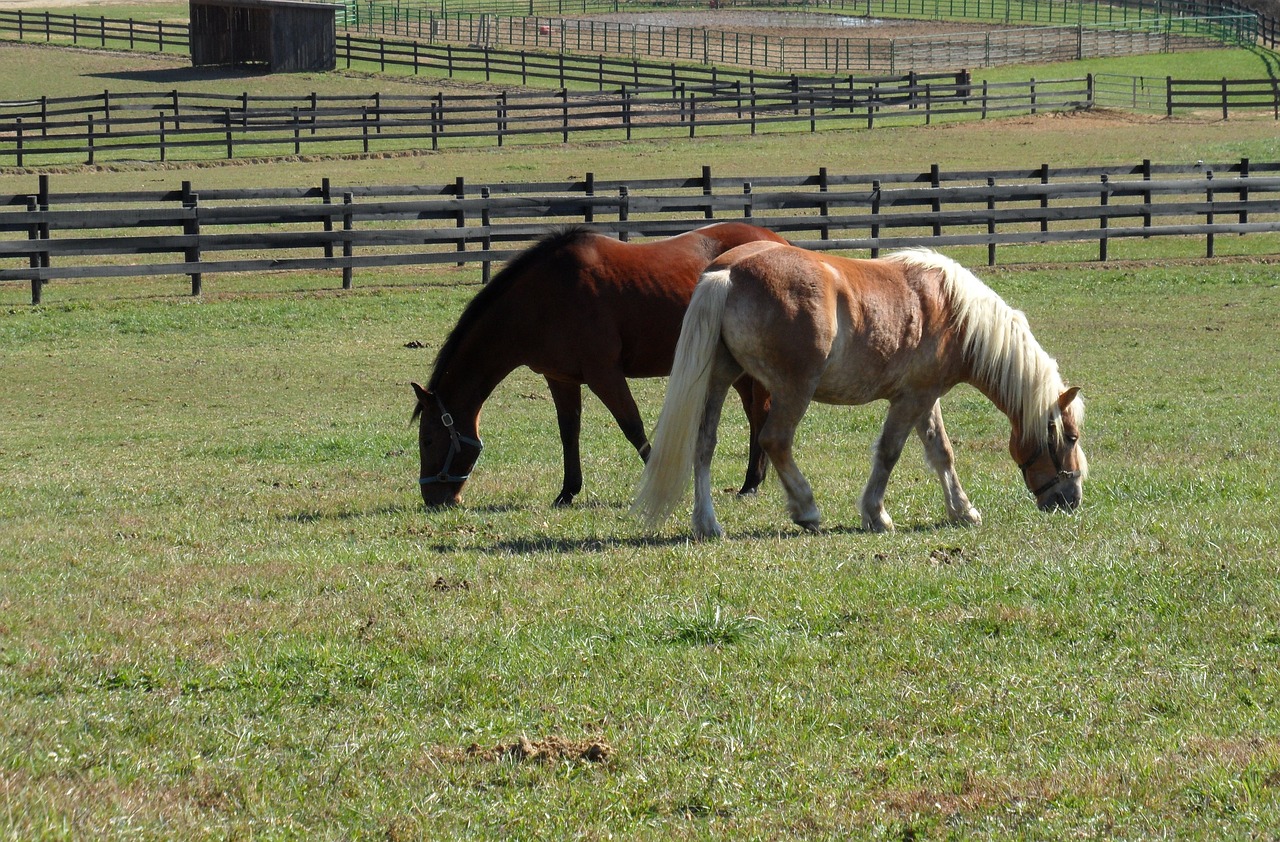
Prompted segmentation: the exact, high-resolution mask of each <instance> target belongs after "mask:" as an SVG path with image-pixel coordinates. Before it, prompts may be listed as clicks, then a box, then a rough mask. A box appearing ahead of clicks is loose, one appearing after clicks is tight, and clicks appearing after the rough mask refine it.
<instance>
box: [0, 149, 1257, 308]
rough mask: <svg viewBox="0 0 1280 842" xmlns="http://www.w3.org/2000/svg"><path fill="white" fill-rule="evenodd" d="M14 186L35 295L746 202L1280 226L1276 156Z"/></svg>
mask: <svg viewBox="0 0 1280 842" xmlns="http://www.w3.org/2000/svg"><path fill="white" fill-rule="evenodd" d="M32 186H33V188H34V189H33V192H32V193H30V194H20V195H10V196H0V282H26V283H30V285H31V300H32V302H33V303H39V302H40V301H41V300H42V291H43V288H44V286H45V285H46V284H47V283H49V282H51V281H57V280H59V279H75V278H79V279H84V278H104V277H142V276H157V275H186V276H189V278H190V281H191V292H192V294H199V293H200V292H201V289H202V283H203V277H204V276H205V275H207V274H213V273H227V272H267V271H279V270H306V271H312V272H314V271H335V272H340V273H341V276H342V285H343V287H345V288H349V287H350V286H351V285H352V284H353V279H354V272H355V270H358V269H371V268H375V267H389V266H405V265H428V264H459V265H460V264H462V263H464V262H476V261H478V262H481V263H482V264H483V267H484V275H485V277H487V276H488V272H489V267H490V265H491V264H492V263H494V262H498V261H503V260H506V259H508V258H510V257H511V256H513V255H514V254H515V253H517V252H518V251H519V250H520V249H522V248H524V247H526V246H527V245H528V244H530V243H531V242H533V241H534V240H535V239H537V238H538V237H539V236H541V235H542V234H543V233H545V232H546V230H547V229H548V227H549V226H552V225H556V224H568V223H584V222H586V223H591V224H594V225H596V226H597V227H599V228H600V229H601V230H603V231H606V232H608V233H611V234H613V235H615V236H618V237H620V238H622V239H629V238H633V237H651V236H666V235H670V234H675V233H679V232H681V231H686V230H689V229H690V228H692V227H695V226H697V225H699V224H703V223H704V222H705V221H706V220H711V219H719V220H726V219H750V220H753V221H755V222H757V223H758V224H762V225H766V226H768V227H770V228H772V229H774V230H776V231H778V232H780V233H782V234H784V235H785V236H787V237H789V238H790V239H792V240H793V241H794V242H796V243H797V244H799V245H802V246H805V247H808V248H815V249H836V250H869V251H870V252H871V253H872V254H873V255H874V254H876V253H878V252H879V251H880V250H881V249H887V248H895V247H902V246H909V245H930V246H934V247H946V246H985V247H986V249H987V259H988V262H989V263H994V262H995V260H996V251H997V248H998V247H999V246H1001V245H1013V244H1034V243H1063V242H1092V243H1096V244H1097V252H1096V254H1097V258H1098V259H1099V260H1106V259H1107V258H1108V256H1109V254H1108V249H1109V246H1110V244H1111V243H1112V242H1113V241H1116V240H1120V239H1125V238H1137V237H1141V238H1153V237H1184V238H1185V237H1196V238H1203V239H1204V243H1205V249H1204V253H1205V254H1206V256H1210V257H1212V256H1214V246H1215V237H1221V236H1225V235H1260V234H1275V233H1280V163H1275V162H1272V163H1264V164H1258V163H1251V162H1250V161H1249V160H1247V159H1244V160H1241V161H1238V162H1235V163H1227V164H1215V165H1196V166H1171V165H1156V164H1152V163H1151V162H1150V161H1144V162H1142V163H1141V164H1137V165H1133V166H1119V167H1107V168H1071V169H1065V168H1063V169H1052V168H1050V167H1048V166H1047V165H1046V166H1042V167H1039V168H1036V169H1033V170H1006V171H998V172H989V173H988V172H943V171H942V170H941V169H940V168H939V167H937V166H934V167H931V168H930V169H929V170H928V171H926V172H921V173H885V174H863V175H837V174H832V173H829V172H827V171H826V170H825V169H823V170H821V171H819V172H818V173H817V174H814V175H809V176H759V177H752V178H738V177H733V178H725V177H713V175H712V173H711V170H710V168H709V167H704V168H703V170H702V173H701V174H700V175H699V176H696V177H691V178H671V179H635V180H628V181H625V182H623V181H603V180H597V179H595V178H594V177H593V176H591V175H588V176H587V177H586V178H585V179H581V180H574V181H569V182H539V183H531V184H491V185H476V184H470V183H467V182H465V181H464V179H462V178H458V179H456V180H455V181H454V182H452V183H448V184H440V185H419V186H402V187H338V186H335V185H332V184H330V183H329V182H328V181H327V180H326V181H325V182H324V183H322V184H321V185H320V186H319V187H299V188H261V189H251V190H217V189H211V190H197V189H196V188H195V185H194V184H192V183H190V182H184V183H183V185H182V188H181V189H180V190H168V191H159V192H155V191H138V192H132V193H55V192H54V191H53V189H52V180H51V177H50V176H47V175H42V176H39V177H38V178H37V177H33V185H32Z"/></svg>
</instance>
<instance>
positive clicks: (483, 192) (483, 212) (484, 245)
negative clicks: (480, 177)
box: [480, 187, 493, 284]
mask: <svg viewBox="0 0 1280 842" xmlns="http://www.w3.org/2000/svg"><path fill="white" fill-rule="evenodd" d="M480 198H481V199H483V200H484V204H482V205H481V206H480V227H481V228H483V229H484V236H483V237H482V238H481V240H480V248H481V250H483V251H484V253H485V254H486V255H487V254H488V253H489V248H490V247H491V246H492V245H493V238H492V237H490V236H489V188H488V187H481V188H480ZM490 265H491V264H490V261H489V260H487V259H486V260H484V261H482V262H481V264H480V281H481V283H485V284H487V283H489V267H490Z"/></svg>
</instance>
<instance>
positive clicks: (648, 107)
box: [0, 74, 1092, 167]
mask: <svg viewBox="0 0 1280 842" xmlns="http://www.w3.org/2000/svg"><path fill="white" fill-rule="evenodd" d="M1091 103H1092V85H1091V80H1090V79H1088V78H1085V79H1067V80H1048V81H1039V82H1037V81H1035V80H1031V81H1028V82H1014V83H1004V84H999V85H996V84H986V83H983V84H981V85H973V84H971V83H969V82H968V80H967V77H965V76H964V75H963V74H960V75H959V76H958V77H957V76H956V75H954V74H952V75H948V76H946V77H945V78H941V79H939V78H937V77H924V76H917V75H915V74H909V75H907V76H904V77H899V78H896V79H872V80H867V79H858V78H856V77H846V78H838V79H828V80H825V81H823V80H816V79H801V78H800V77H791V78H790V79H787V80H780V79H754V80H749V81H748V82H747V83H746V84H744V83H743V82H742V81H740V80H735V81H732V82H728V81H718V82H716V83H704V84H696V85H690V84H684V83H680V84H679V85H676V86H674V87H646V86H638V87H635V88H629V87H627V86H622V87H621V88H619V89H618V90H616V91H602V92H582V91H571V90H569V89H567V88H564V89H561V90H559V91H555V92H545V93H544V92H531V93H508V92H502V93H497V94H467V95H445V94H444V93H438V94H435V95H434V96H424V97H416V96H403V95H402V96H384V95H382V94H379V93H375V94H372V95H370V96H367V97H351V96H346V97H321V96H319V95H317V94H311V95H310V96H303V97H266V96H251V95H249V94H248V93H245V94H242V95H240V96H236V95H221V94H201V93H189V92H180V91H177V90H174V91H170V92H150V93H148V92H142V93H124V94H113V93H111V92H110V91H105V92H103V93H102V94H98V95H93V96H84V97H59V98H53V97H41V98H39V99H35V100H29V101H25V102H10V103H0V165H4V164H8V165H13V166H18V167H30V166H38V165H52V164H59V163H80V162H83V163H87V164H99V163H104V162H107V161H112V160H122V159H127V160H138V159H139V158H150V159H152V160H158V161H167V160H174V159H177V158H180V157H186V158H199V159H208V158H211V157H225V158H228V159H229V158H236V157H250V156H254V157H265V156H281V155H301V154H307V153H325V154H342V153H370V152H387V151H396V150H414V149H432V150H436V149H441V148H451V147H459V146H477V145H494V146H502V145H504V144H506V143H511V142H531V141H532V142H542V143H546V142H556V141H559V142H562V143H568V142H570V140H571V139H574V140H590V139H622V138H626V139H632V138H634V137H640V136H644V137H657V136H671V135H673V134H678V135H681V136H688V137H698V136H705V135H710V134H720V135H725V134H748V133H749V134H755V133H757V132H764V131H809V132H814V131H817V130H818V128H819V127H820V126H821V127H833V128H841V127H843V128H848V127H852V126H859V127H867V128H871V127H874V126H875V125H877V124H883V123H886V122H888V123H896V124H901V123H902V122H904V121H907V122H912V123H925V124H927V123H930V122H932V121H933V120H940V119H961V118H966V117H967V118H971V119H982V118H986V117H988V116H995V115H1002V114H1009V113H1032V114H1034V113H1037V112H1039V111H1060V110H1067V109H1076V108H1086V107H1089V106H1090V105H1091Z"/></svg>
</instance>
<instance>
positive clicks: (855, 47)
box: [360, 7, 1257, 73]
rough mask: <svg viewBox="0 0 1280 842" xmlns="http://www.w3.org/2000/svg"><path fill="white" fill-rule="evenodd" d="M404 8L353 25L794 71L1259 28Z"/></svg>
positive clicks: (1156, 46) (1034, 53) (398, 33)
mask: <svg viewBox="0 0 1280 842" xmlns="http://www.w3.org/2000/svg"><path fill="white" fill-rule="evenodd" d="M393 8H394V7H393ZM394 10H395V11H400V10H399V9H394ZM404 11H405V12H406V14H407V13H409V12H416V13H417V17H416V19H413V18H409V17H399V16H397V17H396V18H394V19H392V20H390V21H387V22H386V25H385V26H382V25H372V26H366V27H363V28H362V29H361V30H360V31H362V32H366V33H368V34H370V35H373V34H375V33H376V34H381V35H390V36H392V37H398V38H404V39H410V38H413V39H421V40H424V41H425V42H427V43H437V42H454V43H461V44H478V45H485V46H501V47H507V48H534V49H540V50H547V51H554V52H575V53H608V54H613V55H627V56H647V57H649V58H652V59H671V60H675V61H689V62H697V63H700V64H718V65H730V66H739V67H753V68H759V69H763V70H773V71H791V72H798V73H812V72H818V73H839V72H849V71H855V72H865V73H900V72H903V71H906V70H916V71H941V70H954V69H956V68H960V67H967V68H974V67H994V66H999V65H1009V64H1036V63H1047V62H1053V61H1073V60H1079V59H1087V58H1104V57H1113V56H1127V55H1147V54H1151V53H1168V52H1179V51H1187V50H1204V49H1212V48H1215V47H1221V46H1223V45H1224V44H1229V45H1240V44H1252V43H1254V42H1255V40H1256V28H1257V21H1256V18H1255V17H1254V16H1252V15H1230V16H1221V17H1212V18H1209V17H1205V18H1153V19H1150V20H1136V19H1135V20H1130V21H1127V22H1123V23H1099V24H1083V23H1078V24H1071V25H1062V26H1042V27H1026V26H1024V27H1015V28H1011V29H1003V30H988V31H975V32H962V33H956V32H952V33H936V34H933V35H928V36H924V35H921V36H910V37H897V38H888V37H858V38H850V37H833V36H813V35H787V34H776V33H775V34H767V35H766V34H761V33H753V32H738V31H732V30H718V29H710V28H705V27H694V26H659V25H646V24H639V23H623V22H618V21H607V20H592V19H572V18H544V17H499V16H497V15H493V14H483V13H474V14H465V15H440V14H438V13H436V12H434V11H429V10H426V9H422V8H417V9H406V10H404ZM812 17H814V18H818V17H819V16H818V15H813V16H812ZM828 25H829V24H828ZM870 31H871V32H874V30H870Z"/></svg>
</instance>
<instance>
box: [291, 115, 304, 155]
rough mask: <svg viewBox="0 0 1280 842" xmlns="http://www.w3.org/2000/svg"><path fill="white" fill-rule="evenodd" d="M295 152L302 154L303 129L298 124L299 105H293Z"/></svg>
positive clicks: (295, 153)
mask: <svg viewBox="0 0 1280 842" xmlns="http://www.w3.org/2000/svg"><path fill="white" fill-rule="evenodd" d="M293 154H294V155H301V154H302V130H301V129H300V128H299V125H298V106H296V105H295V106H293Z"/></svg>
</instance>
